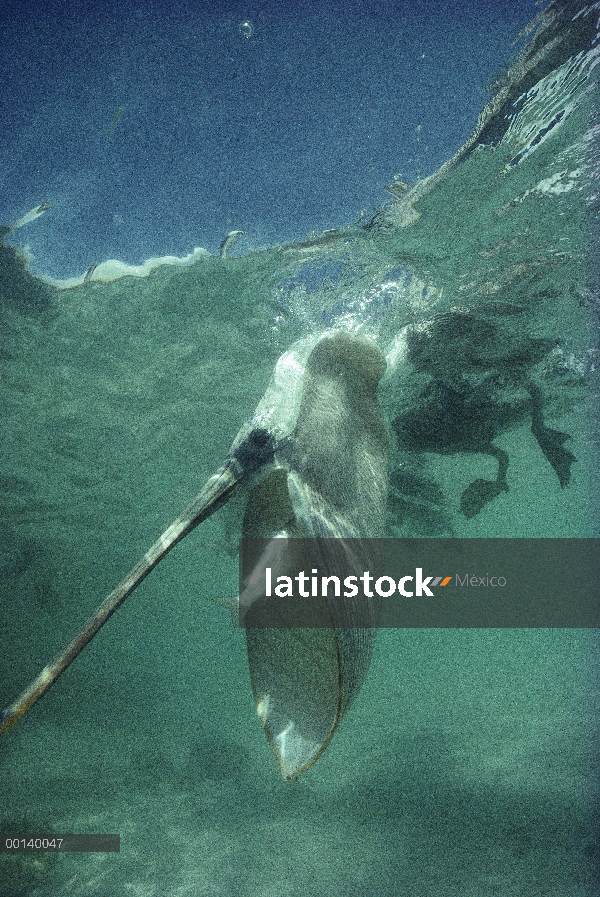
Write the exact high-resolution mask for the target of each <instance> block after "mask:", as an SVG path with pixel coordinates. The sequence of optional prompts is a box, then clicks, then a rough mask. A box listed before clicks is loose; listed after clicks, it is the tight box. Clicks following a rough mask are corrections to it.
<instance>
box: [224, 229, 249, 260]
mask: <svg viewBox="0 0 600 897" xmlns="http://www.w3.org/2000/svg"><path fill="white" fill-rule="evenodd" d="M245 233H246V231H244V230H230V231H229V233H228V234H226V235H225V239H224V240H223V242H222V243H221V248H220V251H219V255H220V257H221V258H222V259H226V258H227V250H228V249H230V248H231V247H232V246H233V244H234V243H237V241H238V240H239V238H240V237H241V236H243V235H244V234H245Z"/></svg>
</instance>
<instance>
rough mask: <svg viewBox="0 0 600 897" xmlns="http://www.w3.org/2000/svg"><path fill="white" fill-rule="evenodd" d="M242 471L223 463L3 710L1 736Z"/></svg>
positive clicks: (235, 463)
mask: <svg viewBox="0 0 600 897" xmlns="http://www.w3.org/2000/svg"><path fill="white" fill-rule="evenodd" d="M242 477H243V472H242V468H241V466H240V464H239V463H238V461H237V460H236V459H235V458H228V459H227V460H226V461H225V463H224V464H223V466H222V467H221V468H220V469H219V470H218V471H217V473H215V474H214V475H213V476H212V477H211V478H210V479H209V480H208V482H207V483H206V485H205V487H204V489H203V490H202V491H201V492H200V493H199V494H198V495H197V496H196V498H195V499H194V500H193V501H192V503H191V504H190V505H189V506H188V507H187V508H186V509H185V511H183V513H182V514H180V515H179V517H178V518H177V519H176V520H174V521H173V523H172V524H171V525H170V526H169V527H168V528H167V529H166V530H165V531H164V533H163V534H162V536H160V538H159V539H158V540H157V541H156V542H155V543H154V545H153V546H152V547H151V548H150V549H149V550H148V551H147V552H146V554H145V555H144V556H143V558H141V560H140V561H138V563H137V564H136V565H135V567H133V569H132V570H130V572H129V573H128V574H127V576H126V577H125V579H123V580H122V581H121V582H120V583H119V585H118V586H117V587H116V589H114V590H113V591H112V592H111V593H110V595H108V597H107V598H106V599H105V600H104V601H103V602H102V604H101V605H100V607H99V608H98V609H97V610H96V612H95V613H94V615H93V616H92V617H90V619H89V620H88V621H87V623H86V624H85V626H84V627H83V629H81V630H80V632H78V634H77V635H76V636H75V637H74V638H73V639H72V640H71V641H70V642H69V644H68V645H66V646H65V647H64V648H63V649H62V651H61V652H60V653H59V654H58V655H57V657H55V658H54V660H53V661H52V663H50V664H48V666H46V667H44V669H43V670H42V672H41V673H40V674H39V676H37V678H36V679H34V680H33V682H32V683H31V684H30V685H29V686H28V687H27V688H26V689H25V691H24V692H23V693H22V694H21V695H20V696H19V697H18V698H17V700H16V701H15V702H14V703H13V704H11V705H10V707H8V708H7V709H6V710H4V711H0V735H3V734H4V733H5V732H8V730H9V729H10V728H11V727H12V726H14V724H15V723H16V722H17V720H18V719H20V718H21V717H22V716H23V714H24V713H26V712H27V711H28V710H29V708H30V707H33V705H34V704H35V703H36V702H37V701H39V699H40V698H41V697H42V695H44V694H45V693H46V692H47V691H48V689H49V688H50V687H51V686H52V685H53V684H54V683H55V682H56V680H57V679H58V678H59V676H60V675H61V674H62V673H63V672H64V671H65V670H66V669H67V667H68V666H69V665H70V664H71V663H72V662H73V661H74V660H75V658H76V657H77V655H78V654H79V653H80V652H81V651H83V649H84V648H85V646H86V645H87V644H88V642H90V641H91V640H92V639H93V638H94V636H95V635H96V633H97V632H98V631H99V630H100V629H101V628H102V626H104V624H105V623H106V621H107V620H108V618H109V617H110V616H112V614H114V612H115V611H116V610H117V608H119V607H120V606H121V605H122V604H123V602H124V601H125V599H126V598H128V597H129V595H131V593H132V592H133V591H134V589H136V588H137V587H138V586H139V584H140V583H141V582H142V580H144V579H145V578H146V576H148V574H149V573H150V572H151V571H152V570H153V569H154V568H155V567H156V565H157V564H158V563H160V561H162V559H163V558H164V557H165V556H166V555H167V554H168V553H169V551H171V549H172V548H174V547H175V545H177V543H178V542H180V541H181V540H182V539H183V538H185V536H187V535H188V533H190V532H191V531H192V530H193V529H195V527H197V526H198V524H199V523H202V521H203V520H206V519H207V518H208V517H210V516H211V514H213V513H214V511H216V510H217V509H218V508H219V507H221V505H223V504H225V502H226V501H227V500H228V499H229V497H230V496H231V493H232V492H233V491H234V489H235V488H236V486H237V485H238V483H239V482H240V479H241V478H242Z"/></svg>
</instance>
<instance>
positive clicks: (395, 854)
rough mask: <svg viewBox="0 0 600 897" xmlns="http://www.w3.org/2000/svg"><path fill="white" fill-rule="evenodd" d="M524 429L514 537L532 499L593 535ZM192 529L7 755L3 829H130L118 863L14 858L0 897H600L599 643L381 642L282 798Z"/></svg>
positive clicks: (481, 634)
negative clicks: (598, 829)
mask: <svg viewBox="0 0 600 897" xmlns="http://www.w3.org/2000/svg"><path fill="white" fill-rule="evenodd" d="M517 434H518V435H519V438H518V439H517V438H511V439H510V440H504V441H503V442H502V444H503V445H504V447H506V448H510V450H511V453H512V454H511V458H512V463H513V464H514V468H515V470H514V476H515V482H516V483H517V484H518V485H519V486H520V490H518V491H515V492H513V493H512V494H513V496H514V499H513V502H514V504H513V507H512V508H511V507H510V503H507V504H506V505H505V512H506V516H505V517H504V519H505V520H506V526H507V532H510V534H516V532H518V524H516V526H517V529H515V517H513V514H514V515H515V516H516V517H518V515H519V514H522V513H523V512H522V508H523V506H524V504H525V505H527V504H528V502H527V499H530V505H531V506H532V507H531V510H532V511H533V512H535V513H536V514H539V515H540V518H541V519H546V520H554V521H560V522H561V526H560V530H554V529H553V528H552V526H550V527H549V530H548V534H549V535H552V534H556V532H558V531H560V534H561V535H564V532H565V528H564V525H565V524H567V528H568V529H569V530H570V531H571V532H572V534H576V533H577V532H578V531H579V533H585V532H586V530H587V526H588V525H589V522H588V521H586V520H585V514H584V513H583V509H585V508H586V501H585V497H586V493H587V490H586V487H585V483H582V482H581V481H579V484H578V483H575V484H574V488H573V489H571V490H568V491H566V490H565V491H562V492H561V491H559V490H558V489H557V488H552V487H551V485H550V483H547V484H546V483H544V482H543V479H544V477H545V476H546V472H545V471H543V469H541V468H540V467H539V465H537V464H535V463H531V462H530V458H531V454H533V453H531V447H530V446H528V445H527V439H526V438H525V439H523V431H517ZM519 442H520V443H521V445H519ZM574 447H576V448H577V450H578V451H579V452H580V458H581V460H584V457H582V456H581V452H583V454H584V456H585V446H584V444H583V440H580V441H579V442H578V441H577V439H576V440H575V446H574ZM528 451H529V454H528ZM443 463H445V462H443ZM443 463H442V466H443ZM540 470H542V473H541V477H542V481H541V482H542V484H543V485H544V486H547V487H548V488H547V489H544V490H543V491H542V490H541V489H540V485H541V483H540ZM441 473H443V471H441V470H440V474H441ZM587 494H589V493H587ZM541 495H543V496H544V498H543V499H541V498H540V496H541ZM490 513H492V512H490ZM576 513H578V514H579V518H575V516H574V515H575V514H576ZM527 519H528V520H529V519H531V518H530V517H529V515H527ZM481 526H482V524H481V522H480V521H477V520H476V521H475V522H470V523H466V524H465V534H468V535H476V534H477V533H478V531H479V532H481ZM536 534H540V535H541V534H542V533H541V532H540V531H538V533H536ZM196 536H197V538H196V539H195V540H194V537H192V538H190V539H188V543H189V544H186V543H184V544H183V545H182V546H181V547H180V549H178V553H176V555H175V556H172V557H171V558H170V559H169V560H168V561H166V562H165V564H164V567H165V569H163V570H162V572H161V574H160V575H158V574H155V577H154V581H153V583H152V591H151V592H150V593H149V594H148V593H145V592H144V591H143V590H142V591H141V592H140V593H139V594H137V596H136V597H135V598H134V599H130V602H129V604H128V605H125V606H124V607H123V608H122V609H121V611H120V612H119V619H118V630H117V628H116V625H114V624H115V623H116V621H113V626H112V627H111V628H112V632H110V634H109V635H108V637H106V636H107V633H106V632H105V633H104V634H103V637H101V638H99V639H97V642H96V643H94V644H92V646H91V647H89V648H88V650H87V651H86V652H85V653H84V655H82V656H81V657H80V658H79V660H78V662H77V664H76V665H75V666H74V667H73V668H72V669H71V670H70V671H69V673H68V676H65V678H64V680H63V681H61V683H60V685H59V686H57V687H55V689H54V690H53V691H52V692H51V693H50V694H49V695H48V697H47V698H46V699H45V700H44V702H43V703H42V705H40V706H39V707H38V708H36V710H35V711H33V713H32V716H34V717H35V718H33V719H29V720H28V722H27V724H21V725H20V726H19V727H18V728H17V729H16V730H15V731H14V733H13V734H12V735H11V738H10V740H8V739H5V740H4V743H3V745H2V748H3V758H2V769H3V774H2V782H3V792H2V796H3V802H2V805H3V815H4V817H5V818H8V819H10V820H17V819H20V818H22V817H25V818H27V819H29V820H30V822H29V825H31V826H33V827H34V828H36V827H38V828H42V829H46V827H47V826H49V825H51V826H52V828H53V830H54V831H56V832H72V831H74V832H79V833H81V832H104V833H109V832H118V833H120V834H121V852H120V854H98V855H92V854H89V855H84V854H71V855H66V854H65V855H62V856H60V857H54V858H51V859H49V858H48V856H45V857H41V858H39V859H35V860H32V859H29V860H28V861H25V864H24V865H23V860H22V859H21V858H17V857H2V860H1V863H2V866H1V867H0V868H1V869H2V873H3V876H4V878H3V879H0V881H3V885H2V889H0V893H2V895H3V897H4V895H7V897H9V895H10V897H19V895H21V894H24V895H25V894H26V895H28V897H29V895H30V897H37V895H40V897H46V895H63V894H64V895H68V894H69V895H70V894H72V895H89V897H95V895H98V897H113V895H115V897H116V895H130V894H132V895H140V897H154V895H157V897H158V895H165V897H167V895H168V897H176V895H182V897H183V895H186V897H187V895H189V897H204V895H207V897H208V895H223V897H233V895H242V897H245V895H252V897H255V895H256V897H259V895H260V897H262V895H269V897H279V895H289V897H292V895H294V897H301V895H343V897H346V895H348V897H354V895H377V897H379V895H394V897H396V895H411V897H412V895H423V897H438V895H444V897H445V895H452V897H454V895H456V897H466V895H468V897H492V895H501V897H514V895H521V894H522V895H540V897H542V895H544V897H547V895H551V897H562V895H564V897H579V895H581V897H589V895H591V894H594V893H596V892H594V891H592V890H590V887H591V886H590V879H589V876H590V874H591V870H592V869H593V866H594V863H595V862H596V861H597V852H596V851H597V845H596V844H595V841H594V826H593V824H592V820H591V818H590V813H591V812H592V811H593V795H594V790H595V787H596V781H595V776H596V775H597V769H596V766H595V761H596V760H597V743H598V742H597V736H598V731H597V715H596V714H597V711H598V707H597V679H596V678H595V670H594V666H595V664H596V663H597V661H593V658H594V656H595V657H597V650H598V645H597V636H596V635H595V634H594V633H593V631H587V632H585V631H582V630H529V631H528V630H507V631H502V630H488V631H482V630H472V631H467V630H461V631H440V630H412V631H408V630H404V631H391V630H387V631H382V632H380V634H379V636H378V644H377V648H376V654H375V659H374V663H373V666H372V669H371V672H370V675H369V677H368V680H367V683H366V685H365V687H364V688H363V690H362V692H361V695H360V696H359V699H358V700H357V702H356V704H355V706H354V707H353V708H352V710H351V712H350V714H349V715H348V717H347V718H346V719H345V720H344V721H343V725H342V728H341V730H340V732H339V733H338V734H337V735H336V738H335V739H334V741H333V743H332V745H331V746H330V747H329V749H328V751H327V752H326V754H325V755H324V757H323V758H321V760H319V762H318V763H317V764H316V766H315V767H313V769H311V770H310V771H309V772H308V773H307V774H305V775H304V776H303V777H302V778H301V779H300V781H299V782H298V783H296V784H295V785H289V784H287V783H285V782H284V781H282V780H281V779H280V777H279V774H278V772H277V770H276V767H275V764H274V762H273V758H272V756H271V754H270V750H269V748H268V746H267V744H266V741H265V739H264V736H263V734H262V731H261V727H260V725H259V723H258V720H257V718H256V716H255V712H254V707H253V702H252V699H251V692H250V686H249V680H248V673H247V669H246V659H245V647H244V639H243V635H242V633H241V632H240V631H239V630H237V629H236V628H235V627H234V626H233V625H232V622H231V620H230V618H229V615H228V614H227V612H226V611H224V610H221V609H220V608H218V607H213V606H212V605H208V604H205V603H204V602H198V601H195V600H193V597H192V596H185V597H184V600H183V601H181V600H179V598H178V596H177V594H176V593H175V592H174V590H178V591H179V590H181V589H182V588H184V589H185V582H186V576H188V577H190V578H191V581H192V582H193V577H194V569H193V568H194V566H196V564H198V565H199V568H200V569H202V564H203V561H204V562H205V563H212V564H213V565H214V560H212V561H211V557H212V556H213V555H214V551H213V549H212V548H211V546H210V544H208V545H206V544H204V550H203V542H202V539H200V538H199V534H196ZM199 544H200V552H201V553H200V555H199V556H198V555H197V551H198V547H199ZM177 554H179V556H178V557H177ZM196 572H197V571H196ZM100 579H102V576H101V577H100ZM149 600H150V601H151V606H149V605H148V601H149ZM117 632H118V633H120V640H118V639H117ZM107 683H108V684H109V687H108V688H107ZM110 684H112V690H111V688H110ZM32 820H35V822H33V821H32ZM17 869H18V871H17Z"/></svg>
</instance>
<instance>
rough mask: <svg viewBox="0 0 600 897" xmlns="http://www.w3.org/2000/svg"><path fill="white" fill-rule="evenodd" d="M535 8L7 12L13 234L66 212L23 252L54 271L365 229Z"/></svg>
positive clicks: (7, 211) (57, 0)
mask: <svg viewBox="0 0 600 897" xmlns="http://www.w3.org/2000/svg"><path fill="white" fill-rule="evenodd" d="M536 11H537V9H536V6H535V2H534V0H511V2H508V3H503V4H499V3H498V2H497V0H471V2H461V0H445V2H442V0H440V2H438V0H436V2H426V0H417V2H412V0H411V2H400V0H396V2H394V0H364V2H360V0H351V2H340V0H338V2H327V3H322V2H318V0H300V2H294V3H284V2H279V0H277V2H275V0H267V2H219V3H206V2H204V3H202V2H201V3H192V2H178V3H176V4H173V3H169V2H164V0H162V2H161V0H157V2H153V3H146V2H140V0H128V2H127V3H126V4H118V3H116V4H109V3H105V2H100V3H94V2H87V3H86V2H79V0H78V2H75V0H64V2H62V0H50V2H45V3H41V2H35V0H34V2H22V0H8V2H6V3H4V4H2V9H1V10H0V80H1V83H2V88H3V89H2V94H1V97H2V100H1V106H0V127H1V133H2V136H3V140H2V145H1V146H0V221H2V222H5V223H11V222H13V221H15V220H16V219H17V218H19V217H20V216H21V215H23V214H25V213H26V212H27V211H28V210H29V209H31V208H33V207H34V206H36V205H38V204H39V203H41V202H50V203H52V208H51V211H50V212H49V213H48V214H47V215H45V216H44V217H43V218H41V219H39V220H37V221H35V222H33V223H31V224H29V225H28V226H27V227H26V228H23V229H22V230H19V231H15V232H14V234H13V243H15V244H16V245H18V246H20V247H21V248H23V249H24V248H25V247H27V248H28V252H29V253H30V254H31V255H32V259H31V268H32V270H33V271H35V272H38V273H45V274H50V275H52V276H54V277H69V276H74V275H77V274H81V273H82V272H83V271H85V270H86V269H87V268H88V267H89V266H90V265H91V264H93V263H98V262H100V261H102V260H103V259H106V258H119V259H122V260H123V261H126V262H129V263H139V262H141V261H143V260H144V259H146V258H148V257H151V256H156V255H164V254H176V255H186V254H187V253H188V252H190V251H191V249H192V248H193V247H194V246H203V247H205V248H207V249H209V250H210V251H215V250H216V249H218V247H219V244H220V242H221V240H222V238H223V236H224V234H225V233H227V232H228V231H229V230H232V229H241V230H244V231H245V232H246V236H245V237H244V238H243V241H241V242H240V243H239V244H238V248H236V251H245V250H248V249H250V248H253V247H258V246H264V245H272V244H274V243H278V242H282V241H287V240H291V239H293V238H297V237H299V236H302V235H303V234H305V233H307V232H309V231H313V230H315V231H320V230H322V229H324V228H327V227H333V226H339V225H340V224H343V223H351V222H352V221H354V220H356V219H357V218H358V217H359V215H360V214H361V212H362V211H365V213H366V214H370V213H371V212H372V210H373V208H375V207H379V206H381V205H382V204H383V203H385V202H386V199H389V195H388V194H386V192H385V190H384V188H385V186H386V185H387V184H389V183H390V182H391V181H392V180H393V179H394V178H395V177H398V178H399V179H401V180H402V181H405V182H409V183H412V182H414V181H415V180H417V179H418V178H421V177H424V176H426V175H428V174H431V173H432V172H433V171H435V170H436V169H437V168H438V167H439V166H440V165H441V164H442V163H443V162H444V161H445V160H446V159H447V158H449V157H450V156H451V155H452V154H453V153H454V152H455V151H456V150H457V149H458V148H459V146H460V145H461V144H462V143H463V142H464V140H465V139H466V137H467V136H468V135H469V133H470V132H471V131H472V129H473V127H474V124H475V122H476V119H477V115H478V114H479V112H480V111H481V108H482V107H483V105H484V103H485V101H486V100H487V98H488V96H489V94H488V93H486V87H487V85H488V84H489V83H490V81H491V80H492V78H493V75H494V73H495V71H496V70H497V69H498V68H499V67H501V66H502V65H503V64H504V63H506V61H507V59H508V57H509V56H510V55H511V54H512V53H514V52H516V49H518V47H519V46H521V43H522V42H520V43H519V44H518V45H517V48H513V49H511V48H510V41H511V40H512V39H513V38H514V36H515V35H516V34H517V33H518V32H519V31H520V29H521V28H523V27H524V25H526V24H527V23H528V22H529V21H530V20H531V19H532V18H533V16H534V15H535V13H536ZM246 22H247V23H250V24H249V26H247V27H246V28H242V29H240V25H242V23H246ZM248 34H250V36H247V35H248Z"/></svg>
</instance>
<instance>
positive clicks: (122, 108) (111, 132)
mask: <svg viewBox="0 0 600 897" xmlns="http://www.w3.org/2000/svg"><path fill="white" fill-rule="evenodd" d="M124 112H125V106H119V108H118V109H117V111H116V112H115V114H114V115H113V119H112V121H111V123H110V128H109V129H108V133H107V135H106V136H107V138H108V139H109V140H110V139H111V138H112V137H113V135H114V133H115V131H116V129H117V125H118V124H119V121H120V120H121V116H122V115H123V113H124Z"/></svg>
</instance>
